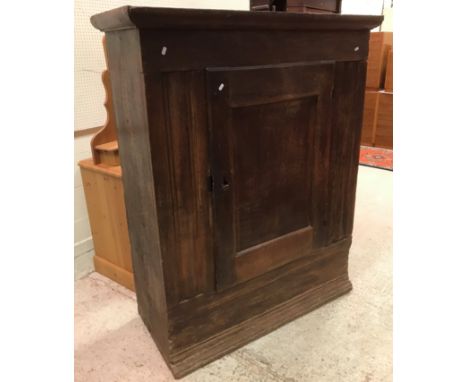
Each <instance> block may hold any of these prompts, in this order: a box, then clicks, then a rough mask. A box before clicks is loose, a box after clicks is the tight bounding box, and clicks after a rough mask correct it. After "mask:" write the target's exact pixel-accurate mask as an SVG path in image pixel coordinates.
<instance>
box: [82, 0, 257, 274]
mask: <svg viewBox="0 0 468 382" xmlns="http://www.w3.org/2000/svg"><path fill="white" fill-rule="evenodd" d="M123 5H145V6H153V7H177V8H213V9H239V10H247V9H249V0H223V1H219V0H141V1H131V0H75V130H83V129H88V128H92V127H97V126H101V125H103V124H104V122H105V119H106V113H105V109H104V106H103V103H104V88H103V86H102V82H101V73H102V71H103V70H104V68H105V61H104V53H103V50H102V36H103V33H101V32H100V31H98V30H96V29H94V27H93V26H92V25H91V23H90V22H89V18H90V17H91V16H92V15H94V14H96V13H99V12H103V11H106V10H109V9H112V8H116V7H120V6H123ZM91 137H92V135H87V136H82V137H78V138H75V161H74V171H75V279H76V278H80V277H82V276H84V275H86V274H88V273H89V272H91V271H92V270H93V263H92V257H93V255H94V251H93V242H92V237H91V230H90V227H89V221H88V213H87V210H86V202H85V197H84V192H83V185H82V183H81V175H80V170H79V168H78V166H77V163H78V161H79V160H81V159H85V158H89V157H91V150H90V145H89V144H90V140H91Z"/></svg>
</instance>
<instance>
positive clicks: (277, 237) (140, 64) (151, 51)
mask: <svg viewBox="0 0 468 382" xmlns="http://www.w3.org/2000/svg"><path fill="white" fill-rule="evenodd" d="M91 22H92V24H93V25H94V26H95V27H96V28H98V29H100V30H102V31H104V32H105V33H106V39H107V48H108V56H109V57H108V65H109V72H110V77H111V81H112V89H113V103H114V110H115V115H116V120H115V121H116V126H117V132H118V141H119V157H120V161H121V165H122V169H123V175H124V176H123V178H122V179H123V185H124V190H125V192H124V194H125V205H126V208H127V218H128V228H129V233H130V241H131V248H132V260H133V268H134V276H135V289H136V294H137V301H138V311H139V313H140V316H141V318H142V320H143V322H144V323H145V325H146V327H147V328H148V330H149V332H150V333H151V335H152V337H153V339H154V341H155V342H156V344H157V346H158V348H159V350H160V352H161V354H162V355H163V357H164V358H165V360H166V362H167V364H168V366H169V367H170V368H171V370H172V372H173V373H174V375H175V376H176V377H181V376H183V375H185V374H187V373H189V372H191V371H193V370H195V369H196V368H198V367H200V366H202V365H204V364H206V363H208V362H210V361H212V360H214V359H216V358H218V357H220V356H222V355H224V354H226V353H228V352H230V351H232V350H234V349H236V348H238V347H240V346H243V345H244V344H246V343H248V342H249V341H252V340H253V339H255V338H258V337H259V336H262V335H264V334H266V333H268V332H270V331H272V330H274V329H275V328H277V327H279V326H280V325H283V324H285V323H287V322H289V321H291V320H293V319H295V318H297V317H299V316H301V315H302V314H305V313H307V312H309V311H311V310H312V309H315V308H317V307H318V306H320V305H322V304H324V303H326V302H328V301H330V300H332V299H334V298H336V297H338V296H340V295H342V294H344V293H346V292H349V291H350V290H351V282H350V281H349V278H348V252H349V248H350V245H351V235H352V227H353V215H354V201H355V191H356V179H357V169H358V156H359V139H360V133H361V126H362V111H363V102H364V86H365V75H366V59H367V52H368V41H369V30H370V29H371V28H374V27H375V26H377V25H379V24H380V23H381V22H382V17H380V16H342V15H322V14H320V15H319V14H295V13H284V12H239V11H208V10H186V9H167V8H166V9H158V8H146V7H122V8H118V9H115V10H112V11H108V12H104V13H101V14H99V15H95V16H93V17H92V18H91ZM272 35H274V36H273V37H274V38H272ZM311 346H313V344H311Z"/></svg>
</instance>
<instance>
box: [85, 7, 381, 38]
mask: <svg viewBox="0 0 468 382" xmlns="http://www.w3.org/2000/svg"><path fill="white" fill-rule="evenodd" d="M382 21H383V16H364V15H339V14H301V13H285V12H250V11H225V10H205V9H176V8H152V7H132V6H124V7H120V8H115V9H112V10H109V11H106V12H103V13H99V14H97V15H94V16H92V17H91V23H92V24H93V26H94V27H95V28H97V29H99V30H101V31H105V32H108V31H112V30H121V29H128V28H151V29H204V30H207V29H215V30H220V29H231V30H258V29H275V30H281V29H282V30H370V29H372V28H375V27H376V26H378V25H380V24H381V22H382Z"/></svg>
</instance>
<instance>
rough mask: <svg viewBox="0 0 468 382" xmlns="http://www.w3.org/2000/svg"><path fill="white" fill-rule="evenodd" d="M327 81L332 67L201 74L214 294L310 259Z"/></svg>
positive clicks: (212, 70) (325, 122)
mask: <svg viewBox="0 0 468 382" xmlns="http://www.w3.org/2000/svg"><path fill="white" fill-rule="evenodd" d="M333 76H334V63H333V62H320V63H298V64H284V65H276V66H261V67H234V68H209V69H207V81H208V83H207V89H208V90H207V91H208V100H209V115H210V137H211V167H212V180H213V187H212V188H213V227H214V236H215V238H214V244H215V245H214V247H215V261H216V283H217V287H218V289H223V288H226V287H228V286H230V285H234V284H236V283H239V282H243V281H246V280H249V279H251V278H254V277H257V276H259V275H261V274H264V273H266V272H268V271H270V270H272V269H274V268H277V267H280V266H282V265H284V264H286V263H288V262H291V261H293V260H295V259H298V258H300V257H303V256H308V255H311V254H312V252H313V250H314V224H315V222H316V220H317V219H316V217H314V203H317V200H316V199H317V198H318V197H319V193H317V192H316V185H317V184H319V182H320V180H319V179H317V173H316V171H314V168H316V167H317V165H318V163H317V162H318V161H320V160H321V158H320V153H319V152H318V151H317V150H316V149H315V147H316V146H317V147H318V142H319V141H320V140H321V139H322V137H323V136H325V134H324V132H325V130H326V129H328V128H329V126H330V120H331V115H330V114H331V110H332V108H331V100H332V93H333ZM321 146H323V142H322V143H321ZM314 199H315V202H314Z"/></svg>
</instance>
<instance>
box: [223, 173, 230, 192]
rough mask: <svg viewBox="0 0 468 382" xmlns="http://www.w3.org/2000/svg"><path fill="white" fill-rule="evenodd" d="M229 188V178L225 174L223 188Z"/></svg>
mask: <svg viewBox="0 0 468 382" xmlns="http://www.w3.org/2000/svg"><path fill="white" fill-rule="evenodd" d="M228 188H229V182H228V180H227V179H226V178H225V177H224V176H223V190H227V189H228Z"/></svg>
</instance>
